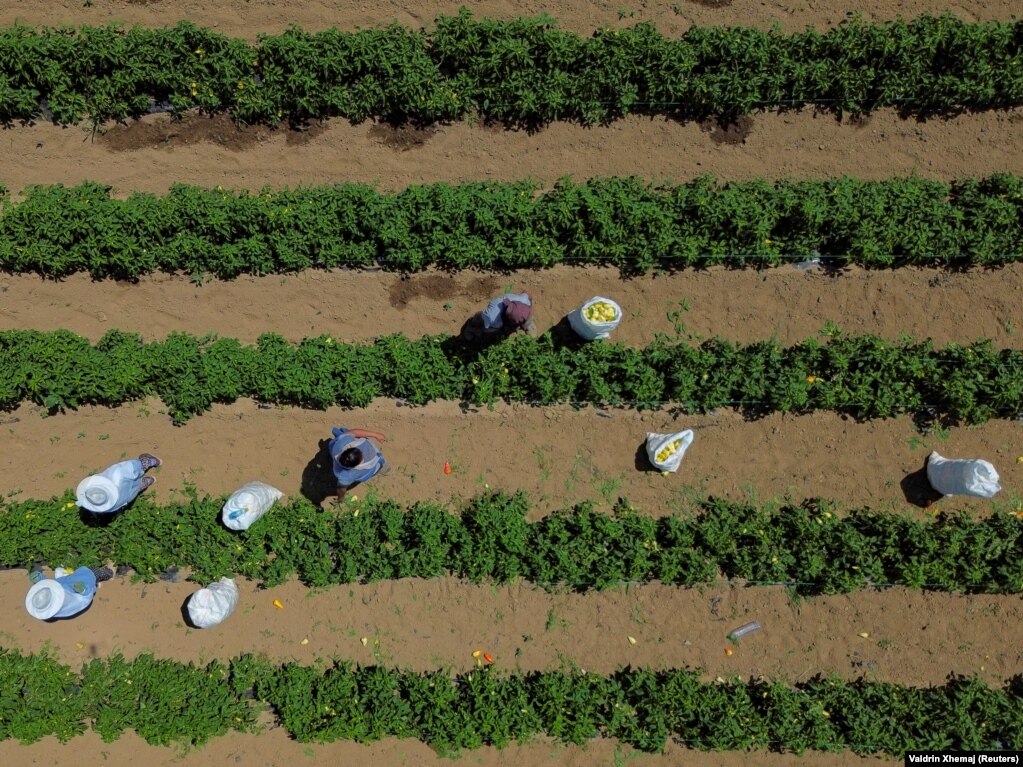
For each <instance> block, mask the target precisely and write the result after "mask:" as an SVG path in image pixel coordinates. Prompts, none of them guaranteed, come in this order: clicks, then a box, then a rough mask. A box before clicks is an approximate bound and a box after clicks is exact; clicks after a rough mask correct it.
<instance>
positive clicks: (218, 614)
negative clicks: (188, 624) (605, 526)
mask: <svg viewBox="0 0 1023 767" xmlns="http://www.w3.org/2000/svg"><path fill="white" fill-rule="evenodd" d="M237 606H238V587H237V586H235V585H234V581H233V580H231V579H230V578H221V579H220V580H219V581H217V582H216V583H211V584H210V585H209V586H207V587H206V588H204V589H199V590H198V591H197V592H195V593H194V594H192V596H191V597H189V599H188V617H189V619H190V620H191V621H192V625H193V626H195V627H196V628H201V629H208V628H210V627H211V626H216V625H217V624H218V623H222V622H223V621H224V619H225V618H227V616H229V615H230V614H231V613H233V612H234V608H235V607H237Z"/></svg>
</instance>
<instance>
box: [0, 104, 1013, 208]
mask: <svg viewBox="0 0 1023 767" xmlns="http://www.w3.org/2000/svg"><path fill="white" fill-rule="evenodd" d="M1021 121H1023V110H1021V109H1015V110H1008V111H1006V112H984V113H980V114H975V115H962V116H959V117H955V118H950V119H934V120H929V121H927V122H917V121H906V120H901V119H900V118H899V117H898V116H897V115H896V114H895V113H894V112H892V111H891V110H878V111H877V112H875V113H874V114H873V115H872V116H871V117H870V118H869V119H867V120H866V121H864V122H859V123H855V124H850V123H849V122H848V121H846V122H839V121H838V120H836V119H835V117H834V116H832V115H828V114H821V115H815V114H814V113H813V112H812V111H804V112H792V113H786V114H778V113H767V114H757V115H754V116H752V117H750V118H748V119H747V120H744V121H743V123H742V129H741V130H739V129H736V128H732V129H729V130H722V129H721V128H719V127H717V126H716V125H700V124H697V123H688V124H685V125H681V124H679V123H677V122H673V121H669V120H665V119H663V118H653V119H650V118H644V117H630V118H627V119H624V120H619V121H617V122H615V123H612V124H611V125H610V126H608V127H606V128H585V127H582V126H578V125H573V124H570V123H556V124H553V125H551V126H549V127H547V128H545V129H543V130H541V131H539V132H537V133H533V134H531V133H528V132H525V131H508V130H502V129H500V128H488V127H484V126H481V125H473V124H470V123H468V122H462V123H455V124H453V125H445V126H439V127H437V128H436V129H431V130H428V131H409V130H406V129H397V130H395V129H390V128H386V127H382V126H379V125H374V124H372V123H362V124H360V125H351V124H349V123H347V122H344V121H340V120H331V121H328V122H326V123H325V124H324V125H321V126H316V127H314V128H313V129H311V130H309V131H306V132H304V133H303V132H297V131H289V130H284V129H281V130H271V129H269V128H267V127H257V128H246V129H243V130H239V129H238V128H236V127H235V126H234V124H233V123H231V121H230V120H229V118H227V117H223V116H222V117H218V118H213V119H211V118H206V117H200V116H191V117H187V118H186V119H185V120H184V121H183V122H172V121H171V119H170V117H168V116H167V115H153V116H151V117H148V118H145V119H144V120H141V121H139V122H137V123H132V124H130V125H126V126H108V127H107V128H106V129H105V132H104V133H102V134H100V133H97V134H96V135H93V133H92V131H91V129H89V128H88V127H68V128H60V127H56V126H52V125H41V124H40V125H35V126H32V127H30V128H20V127H18V128H11V129H8V130H5V131H2V132H0V148H2V149H3V150H4V155H5V164H4V177H3V183H4V184H5V185H6V186H7V187H8V188H9V189H11V190H12V191H14V192H19V191H21V189H23V188H24V187H25V186H28V185H29V184H53V183H63V184H77V183H81V182H82V181H86V180H91V181H97V182H100V183H103V184H109V185H111V186H113V187H114V190H115V193H117V194H121V195H126V194H128V193H130V192H133V191H142V192H157V193H163V192H166V191H167V189H168V188H169V187H170V186H171V184H174V183H185V184H197V185H200V186H206V187H214V186H216V185H218V184H221V185H223V186H225V187H230V188H245V189H254V190H255V189H260V188H262V187H264V186H267V185H270V186H272V187H281V186H292V187H294V186H298V185H300V184H302V185H307V186H309V185H316V184H334V183H339V182H342V181H359V182H364V183H376V184H378V185H379V187H380V188H381V189H384V190H395V189H403V188H404V187H406V186H408V185H410V184H422V183H432V182H436V181H448V182H458V181H470V180H472V181H477V180H480V179H486V180H493V181H513V180H519V179H522V178H527V177H528V178H533V179H536V180H537V181H539V182H542V183H545V184H553V183H554V182H555V181H557V180H558V179H559V178H561V177H563V176H572V177H574V178H576V179H584V178H589V177H591V176H610V175H626V176H628V175H635V176H639V177H641V178H646V179H652V180H675V181H685V180H688V179H690V178H693V177H695V176H700V175H706V174H714V175H716V176H719V177H721V178H724V179H749V178H758V177H764V178H786V177H793V178H820V177H836V176H843V175H846V176H857V177H859V178H865V179H882V178H889V177H892V176H903V177H904V176H919V177H924V178H937V179H942V180H948V179H951V178H957V177H967V176H984V175H990V174H991V173H996V172H1008V173H1017V174H1020V173H1023V130H1020V125H1021V124H1023V122H1021ZM637 147H641V148H642V151H638V152H637ZM69 158H74V159H73V161H69Z"/></svg>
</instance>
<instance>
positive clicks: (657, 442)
mask: <svg viewBox="0 0 1023 767" xmlns="http://www.w3.org/2000/svg"><path fill="white" fill-rule="evenodd" d="M693 437H694V434H693V430H692V429H686V430H685V431H679V432H675V433H674V434H654V433H653V432H647V435H646V455H647V458H649V459H650V463H652V464H653V465H654V466H655V467H657V468H658V469H660V470H661V471H671V472H675V471H678V467H679V466H680V465H681V463H682V458H683V456H685V454H686V450H688V449H689V446H690V445H691V444H693Z"/></svg>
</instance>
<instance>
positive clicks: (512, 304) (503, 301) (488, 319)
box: [480, 293, 534, 333]
mask: <svg viewBox="0 0 1023 767" xmlns="http://www.w3.org/2000/svg"><path fill="white" fill-rule="evenodd" d="M480 317H481V318H482V320H483V332H484V333H496V332H498V331H501V330H504V331H506V332H514V331H516V330H520V329H521V330H525V331H526V332H532V330H533V327H534V325H533V300H532V299H531V298H530V297H529V293H506V294H505V295H503V296H498V297H497V298H495V299H494V300H493V301H491V302H490V303H489V304H487V308H486V309H484V310H483V312H482V314H481V315H480Z"/></svg>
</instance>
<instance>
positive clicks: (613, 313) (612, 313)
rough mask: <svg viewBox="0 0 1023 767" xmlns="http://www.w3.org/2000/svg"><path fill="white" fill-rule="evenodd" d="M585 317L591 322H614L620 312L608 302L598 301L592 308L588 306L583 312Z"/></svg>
mask: <svg viewBox="0 0 1023 767" xmlns="http://www.w3.org/2000/svg"><path fill="white" fill-rule="evenodd" d="M583 315H584V316H585V317H586V319H588V320H589V321H590V322H614V321H615V318H616V317H617V316H618V312H617V310H616V309H615V308H614V307H613V306H612V305H611V304H609V303H607V302H606V301H598V302H597V303H595V304H593V305H592V306H587V307H586V308H585V309H584V310H583Z"/></svg>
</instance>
